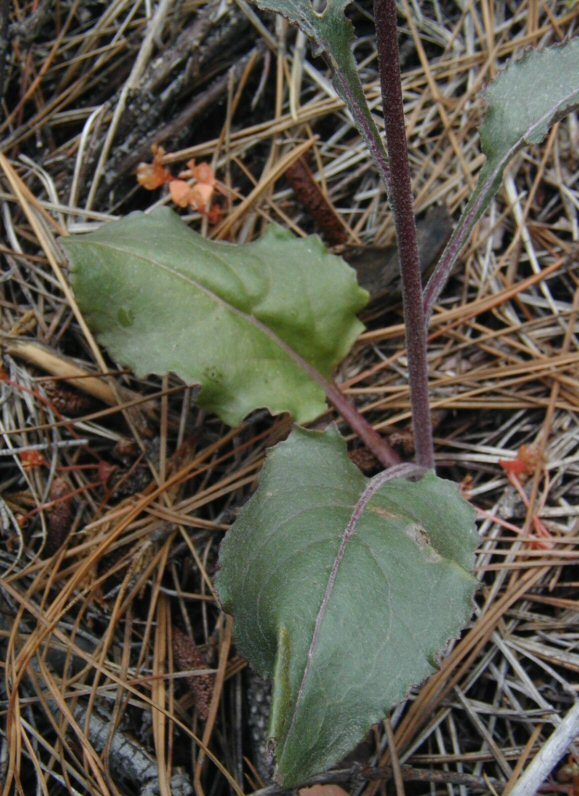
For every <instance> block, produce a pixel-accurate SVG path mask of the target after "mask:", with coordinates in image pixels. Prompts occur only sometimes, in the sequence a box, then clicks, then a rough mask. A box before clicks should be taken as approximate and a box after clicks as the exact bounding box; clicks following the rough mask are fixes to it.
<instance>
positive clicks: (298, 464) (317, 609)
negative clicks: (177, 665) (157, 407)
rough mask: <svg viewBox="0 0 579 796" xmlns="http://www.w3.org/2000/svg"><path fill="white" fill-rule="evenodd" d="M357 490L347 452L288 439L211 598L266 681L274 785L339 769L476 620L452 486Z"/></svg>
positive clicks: (299, 435) (327, 443) (362, 486)
mask: <svg viewBox="0 0 579 796" xmlns="http://www.w3.org/2000/svg"><path fill="white" fill-rule="evenodd" d="M383 478H384V476H383V475H382V476H377V477H376V479H372V480H369V479H367V478H365V477H364V476H363V475H362V474H361V473H360V472H359V470H358V469H357V468H356V467H355V465H354V464H352V462H351V461H350V459H349V458H348V455H347V451H346V445H345V442H344V440H343V439H342V438H341V437H340V436H339V434H338V432H337V431H335V430H332V429H330V430H329V431H327V432H325V433H317V432H307V431H304V430H296V431H294V432H293V433H292V435H291V436H290V437H289V439H288V440H287V441H286V442H283V443H281V444H280V445H278V446H277V447H276V448H274V449H273V450H272V451H271V452H270V453H269V455H268V457H267V460H266V464H265V466H264V468H263V470H262V473H261V476H260V485H259V489H258V490H257V492H256V493H255V495H254V496H253V497H252V498H251V500H250V501H249V502H248V503H247V504H246V505H245V507H244V508H243V509H242V511H241V514H240V516H239V518H238V519H237V521H236V522H235V524H234V525H233V527H232V529H231V530H230V531H229V532H228V534H227V536H226V538H225V540H224V542H223V545H222V548H221V567H220V571H219V574H218V579H217V588H218V591H219V594H220V597H221V600H222V602H223V605H224V608H225V610H227V611H228V612H230V613H232V614H233V616H234V618H235V633H236V638H237V643H238V645H239V649H240V650H241V652H242V653H243V655H245V656H246V657H247V658H248V660H249V661H250V662H251V663H252V665H253V666H254V667H255V668H256V669H257V670H258V671H259V672H260V673H262V674H264V675H268V676H271V677H272V678H273V708H272V716H271V725H270V737H271V739H272V741H273V743H274V745H275V749H276V759H277V766H278V776H279V778H280V780H281V782H282V784H283V785H285V786H287V787H293V786H296V785H298V784H300V783H302V782H305V781H307V779H308V777H311V776H312V775H314V774H317V773H319V772H320V771H323V770H325V769H326V768H328V767H329V766H331V765H332V764H334V763H336V762H338V761H339V760H340V759H341V758H342V757H343V756H344V755H345V754H346V753H347V752H349V751H350V750H351V749H352V748H353V746H354V745H355V744H356V743H357V742H358V741H359V740H361V738H362V737H363V736H364V735H365V733H366V732H367V731H368V729H369V727H370V725H371V724H372V723H374V722H377V721H379V720H381V719H382V718H383V717H384V716H385V714H386V712H387V711H388V709H389V708H390V707H391V705H393V704H395V703H396V702H398V701H399V700H400V699H402V698H403V697H404V695H405V694H406V692H407V691H408V689H409V688H410V687H411V686H412V685H414V684H417V683H419V682H420V681H421V680H423V679H424V678H426V677H427V676H428V675H429V674H431V673H432V672H433V670H434V669H435V667H436V661H437V656H438V655H439V654H440V653H441V651H442V650H443V649H444V646H445V644H446V643H447V642H448V640H449V639H451V638H452V637H454V636H456V635H457V634H458V633H459V632H460V630H461V628H462V627H463V626H464V625H465V623H466V622H467V621H468V619H469V617H470V615H471V612H472V597H473V594H474V590H475V587H476V581H475V579H474V577H473V576H472V574H471V569H472V564H473V554H474V549H475V547H476V544H477V535H476V533H475V532H474V531H473V530H472V527H473V511H472V509H471V508H470V507H469V505H468V504H467V503H466V502H465V501H464V500H463V499H462V497H461V496H460V494H459V491H458V488H457V486H456V485H455V484H452V483H450V482H449V481H444V480H442V479H440V478H437V477H436V476H435V475H434V474H433V473H428V474H427V475H425V476H424V477H423V478H422V479H421V480H420V481H419V482H417V483H413V482H410V481H406V480H403V479H400V478H399V479H396V480H391V481H388V482H387V483H382V485H380V480H377V479H383Z"/></svg>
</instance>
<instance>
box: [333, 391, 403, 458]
mask: <svg viewBox="0 0 579 796" xmlns="http://www.w3.org/2000/svg"><path fill="white" fill-rule="evenodd" d="M324 390H325V393H326V396H327V398H328V401H330V403H331V404H333V405H334V407H335V408H336V409H337V410H338V412H339V413H340V414H341V415H342V417H343V418H344V420H345V421H346V423H348V425H349V426H350V428H351V429H352V431H355V432H356V434H357V435H358V436H359V437H360V439H361V440H362V442H363V443H364V444H365V445H366V447H367V448H368V450H370V451H372V453H373V454H374V456H375V457H376V458H377V459H378V461H379V462H380V463H381V464H383V465H384V467H392V466H394V465H396V464H400V462H401V459H400V456H398V454H397V453H396V451H395V450H394V449H393V448H391V447H390V445H389V444H388V443H387V442H386V440H385V439H384V438H383V437H381V436H380V434H378V432H377V431H375V430H374V429H373V428H372V426H371V425H370V423H368V421H367V420H366V418H365V417H364V416H363V415H362V414H360V412H358V410H357V409H356V407H355V406H352V404H351V403H350V402H349V401H348V399H347V398H346V396H345V395H344V394H343V393H342V392H341V391H340V390H339V389H338V387H337V386H336V385H335V384H331V383H330V382H327V383H326V384H325V385H324Z"/></svg>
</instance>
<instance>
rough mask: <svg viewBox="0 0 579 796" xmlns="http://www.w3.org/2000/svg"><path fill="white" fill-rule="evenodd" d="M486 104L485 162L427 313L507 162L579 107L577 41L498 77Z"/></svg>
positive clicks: (531, 56) (533, 55)
mask: <svg viewBox="0 0 579 796" xmlns="http://www.w3.org/2000/svg"><path fill="white" fill-rule="evenodd" d="M485 98H486V101H487V103H488V108H487V113H486V117H485V121H484V123H483V125H482V127H481V131H480V138H481V146H482V150H483V152H484V154H485V155H486V158H487V159H486V162H485V164H484V166H483V168H482V170H481V173H480V176H479V179H478V183H477V186H476V188H475V191H474V193H473V195H472V196H471V198H470V200H469V202H468V204H467V206H466V208H465V209H464V212H463V214H462V216H461V217H460V220H459V222H458V224H457V226H456V229H455V230H454V232H453V233H452V236H451V238H450V240H449V242H448V244H447V246H446V249H445V250H444V252H443V254H442V256H441V258H440V261H439V264H438V265H437V267H436V270H435V273H434V274H433V276H432V277H431V280H430V282H429V283H428V285H427V287H426V291H425V303H426V305H427V309H431V308H432V305H433V304H434V302H435V301H436V298H437V297H438V295H439V294H440V291H441V289H442V286H443V285H444V283H445V281H446V278H447V276H448V274H449V273H450V271H451V269H452V266H453V264H454V263H455V262H456V259H457V257H458V255H459V253H460V250H461V248H462V247H463V246H464V244H465V243H466V241H467V240H468V238H469V236H470V233H471V231H472V229H473V227H474V225H475V223H476V222H477V221H478V219H479V218H480V216H481V215H482V213H483V212H484V211H485V209H486V208H487V207H488V205H489V203H490V201H491V199H492V198H493V196H494V195H495V193H496V192H497V190H498V188H499V186H500V184H501V180H502V176H503V172H504V170H505V168H506V166H507V165H508V163H509V161H510V160H512V158H513V157H514V156H515V154H516V153H517V152H518V151H519V150H520V149H522V147H524V146H525V145H528V144H539V143H540V142H541V141H542V140H543V138H544V137H545V136H546V135H547V132H548V131H549V128H550V127H551V125H552V124H554V122H556V121H557V120H558V119H561V118H562V117H563V116H565V115H566V114H568V113H570V112H571V111H572V110H574V109H575V108H577V107H579V39H571V40H570V41H567V42H565V43H564V44H561V45H556V46H554V47H549V48H548V49H545V50H531V51H530V52H528V53H526V54H525V56H524V57H523V58H521V59H519V60H518V61H515V62H513V63H511V64H510V65H509V66H507V68H506V69H505V70H504V71H503V72H501V73H500V74H499V76H498V77H497V79H496V80H495V81H494V83H492V84H491V85H490V87H489V88H488V89H487V91H486V94H485Z"/></svg>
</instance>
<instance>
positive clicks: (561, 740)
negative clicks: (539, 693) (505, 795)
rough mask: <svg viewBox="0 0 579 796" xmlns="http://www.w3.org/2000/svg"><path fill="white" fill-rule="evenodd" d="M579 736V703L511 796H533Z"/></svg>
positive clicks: (539, 754)
mask: <svg viewBox="0 0 579 796" xmlns="http://www.w3.org/2000/svg"><path fill="white" fill-rule="evenodd" d="M577 735H579V702H578V703H577V704H576V705H575V706H574V707H572V708H571V710H570V711H569V712H568V713H567V715H566V716H565V718H564V719H563V721H562V722H561V724H559V726H558V727H557V729H556V730H555V732H554V733H553V734H552V735H551V737H550V738H549V740H548V741H547V742H546V743H545V745H544V746H543V748H542V749H541V750H540V751H539V752H537V754H536V755H535V757H534V758H533V761H532V763H531V764H530V765H529V766H528V767H527V768H526V769H525V771H524V773H523V776H522V777H521V778H520V779H519V781H518V782H517V783H516V785H515V787H514V788H513V789H512V790H511V791H510V792H509V796H531V794H533V793H536V792H537V791H538V790H539V788H540V786H541V784H542V783H543V782H544V780H545V779H546V778H547V777H548V776H549V774H550V773H551V771H552V770H553V769H554V768H555V766H556V765H557V763H558V762H559V760H560V759H561V757H562V756H563V755H564V754H565V752H566V751H567V749H568V748H569V745H570V744H571V743H573V740H574V739H575V738H576V736H577Z"/></svg>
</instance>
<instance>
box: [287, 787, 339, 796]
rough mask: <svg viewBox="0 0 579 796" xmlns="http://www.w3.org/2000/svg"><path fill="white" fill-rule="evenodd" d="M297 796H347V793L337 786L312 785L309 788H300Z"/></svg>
mask: <svg viewBox="0 0 579 796" xmlns="http://www.w3.org/2000/svg"><path fill="white" fill-rule="evenodd" d="M298 793H299V796H348V792H347V791H345V790H344V788H341V787H340V786H339V785H312V787H311V788H300V790H299V791H298Z"/></svg>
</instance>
